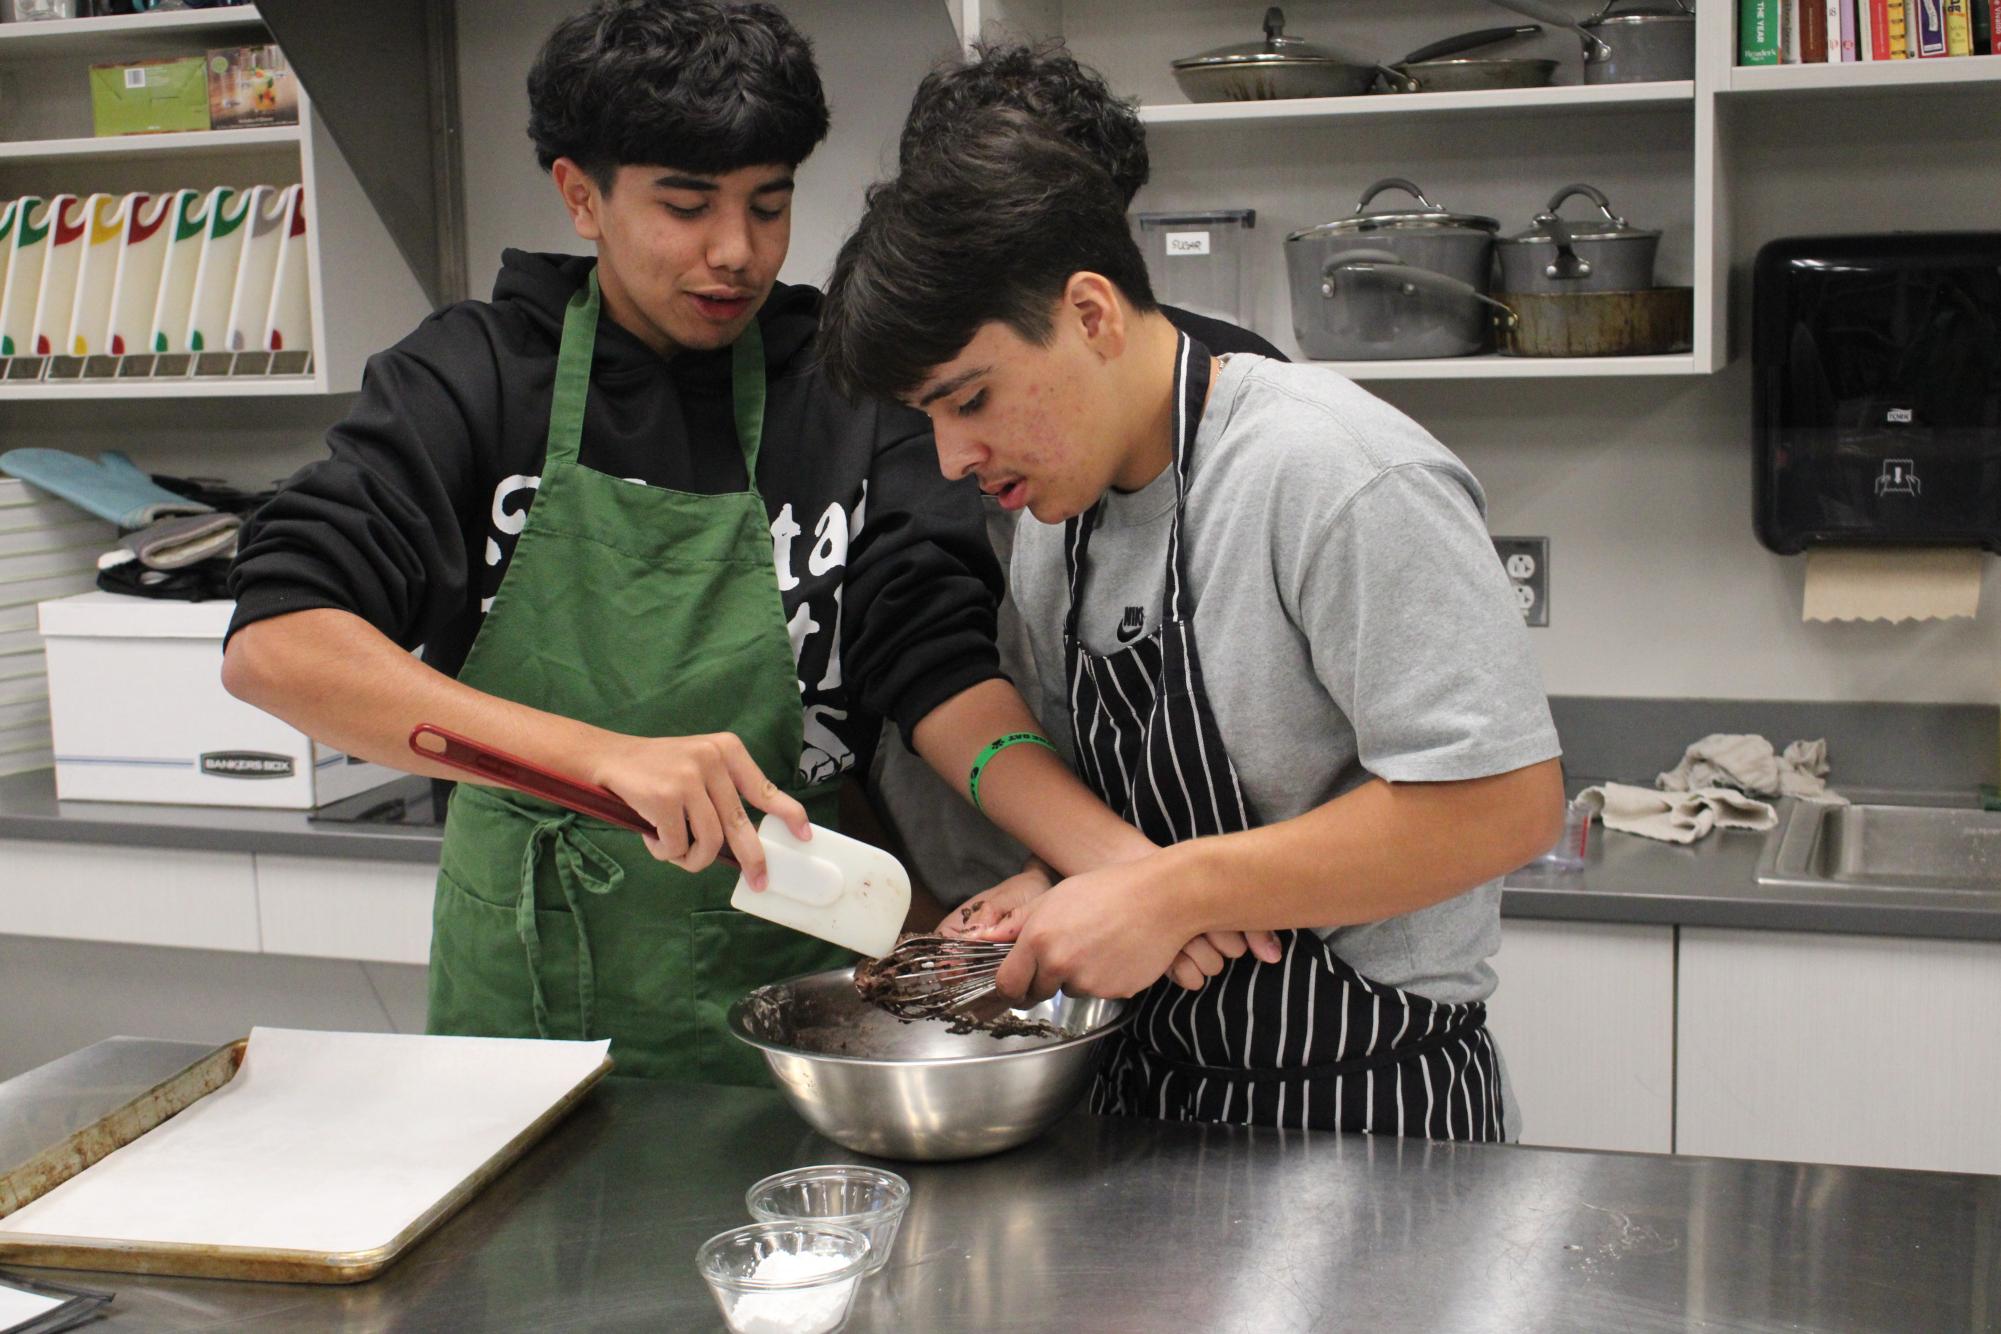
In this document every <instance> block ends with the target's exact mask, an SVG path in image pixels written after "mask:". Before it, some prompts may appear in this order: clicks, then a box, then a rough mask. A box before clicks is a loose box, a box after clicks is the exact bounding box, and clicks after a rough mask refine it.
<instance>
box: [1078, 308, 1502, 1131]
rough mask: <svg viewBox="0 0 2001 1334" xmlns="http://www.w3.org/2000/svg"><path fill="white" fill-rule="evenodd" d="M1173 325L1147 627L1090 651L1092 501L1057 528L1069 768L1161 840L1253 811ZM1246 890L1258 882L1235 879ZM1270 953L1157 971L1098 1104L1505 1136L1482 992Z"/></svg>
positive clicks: (1226, 1117)
mask: <svg viewBox="0 0 2001 1334" xmlns="http://www.w3.org/2000/svg"><path fill="white" fill-rule="evenodd" d="M1210 365H1211V362H1210V358H1209V353H1208V351H1207V349H1205V348H1203V347H1202V346H1201V345H1200V344H1198V343H1195V342H1194V341H1193V340H1191V339H1189V338H1188V337H1187V336H1186V335H1183V336H1182V338H1181V341H1180V350H1179V353H1178V359H1177V363H1176V371H1175V395H1174V412H1175V415H1174V467H1175V476H1176V484H1175V485H1176V491H1177V499H1176V503H1175V509H1174V520H1173V525H1172V527H1171V528H1170V529H1169V535H1168V540H1167V597H1166V606H1165V608H1164V610H1165V613H1166V614H1165V615H1164V616H1163V618H1162V624H1161V626H1160V628H1159V629H1158V630H1156V631H1155V632H1154V633H1153V634H1151V635H1149V636H1147V637H1146V638H1144V639H1142V640H1140V641H1139V642H1138V643H1136V644H1133V645H1130V646H1129V647H1126V648H1123V649H1121V650H1120V651H1118V652H1116V653H1110V654H1105V655H1102V656H1101V655H1095V654H1092V653H1090V652H1088V651H1087V650H1086V649H1085V648H1084V646H1083V643H1082V640H1081V639H1080V637H1079V633H1078V627H1079V618H1080V608H1081V606H1082V602H1083V598H1082V591H1083V572H1084V568H1085V564H1084V562H1085V556H1086V552H1087V550H1088V548H1089V546H1090V542H1091V531H1092V528H1093V527H1094V526H1095V524H1096V522H1097V516H1098V511H1097V509H1096V508H1093V509H1092V510H1091V511H1090V512H1088V513H1086V514H1084V515H1083V516H1082V517H1081V518H1077V519H1072V520H1071V521H1070V522H1069V525H1068V527H1067V529H1066V532H1065V544H1064V549H1065V565H1066V567H1067V570H1068V573H1069V582H1070V609H1069V613H1068V616H1067V618H1066V621H1065V625H1064V636H1063V638H1064V650H1065V654H1066V656H1067V658H1068V661H1069V677H1070V719H1071V729H1072V737H1073V740H1074V741H1075V744H1076V754H1077V764H1078V769H1079V772H1080V773H1081V774H1082V776H1083V778H1084V781H1085V782H1086V783H1088V784H1090V786H1091V787H1092V788H1093V789H1095V790H1096V791H1097V793H1098V795H1099V796H1100V797H1102V798H1103V799H1104V800H1105V802H1106V804H1108V805H1109V806H1111V807H1112V809H1114V810H1116V811H1118V812H1119V813H1120V814H1121V815H1122V816H1124V818H1126V819H1127V820H1129V821H1130V822H1132V823H1133V824H1134V825H1136V826H1138V828H1139V829H1140V830H1142V831H1143V832H1144V833H1145V834H1146V835H1147V836H1148V837H1149V838H1151V839H1153V840H1154V842H1156V843H1159V844H1161V845H1163V846H1164V845H1166V844H1170V843H1178V842H1180V841H1182V840H1184V839H1191V838H1201V837H1204V836H1207V835H1212V834H1227V833H1234V832H1236V831H1238V830H1243V829H1249V828H1252V827H1254V826H1255V825H1256V824H1257V820H1256V819H1255V818H1254V817H1253V816H1252V814H1251V811H1250V807H1249V804H1248V803H1247V802H1246V801H1245V799H1244V794H1243V789H1242V787H1241V786H1240V785H1239V784H1238V782H1237V772H1236V768H1235V767H1234V766H1233V765H1232V764H1231V762H1230V757H1229V754H1228V753H1227V751H1226V750H1225V748H1224V745H1223V737H1222V733H1221V732H1220V731H1219V730H1218V729H1217V726H1216V719H1215V715H1214V714H1213V713H1212V712H1211V710H1210V708H1209V702H1208V698H1207V696H1206V694H1205V692H1204V689H1203V684H1202V663H1201V658H1200V655H1199V654H1198V653H1197V652H1196V647H1195V626H1194V605H1193V599H1192V597H1191V596H1190V594H1189V592H1188V590H1187V586H1186V582H1185V580H1184V578H1183V573H1184V571H1183V567H1182V561H1181V520H1182V515H1183V513H1184V511H1185V510H1186V508H1187V502H1188V469H1189V456H1190V455H1191V454H1192V452H1193V449H1194V444H1195V435H1196V431H1197V429H1198V428H1199V426H1200V425H1201V420H1202V408H1203V404H1204V401H1205V399H1206V396H1207V392H1208V386H1209V374H1210ZM1244 892H1245V893H1246V894H1254V893H1256V892H1257V889H1256V886H1252V885H1246V886H1245V887H1244ZM1279 937H1280V940H1281V941H1282V942H1283V944H1284V947H1285V953H1284V956H1283V957H1282V958H1281V959H1280V961H1279V962H1277V963H1273V964H1268V963H1262V962H1260V961H1259V960H1258V959H1256V958H1255V957H1254V956H1252V955H1250V954H1245V955H1244V956H1243V957H1241V958H1238V959H1233V960H1230V961H1229V962H1228V964H1227V966H1226V967H1225V968H1224V969H1223V971H1222V972H1221V973H1219V974H1218V975H1217V976H1215V977H1213V978H1211V979H1209V982H1208V985H1206V986H1205V987H1203V988H1202V989H1201V990H1200V991H1187V990H1184V989H1183V988H1181V987H1180V986H1178V985H1176V984H1175V983H1174V982H1173V981H1171V980H1170V979H1166V978H1163V979H1161V980H1160V981H1159V982H1157V983H1155V984H1154V985H1153V986H1152V987H1151V988H1150V989H1149V990H1147V991H1146V992H1144V993H1142V994H1141V995H1140V997H1139V998H1138V1000H1137V1004H1138V1006H1139V1013H1138V1014H1137V1015H1136V1016H1135V1019H1134V1022H1133V1023H1132V1024H1130V1025H1128V1026H1127V1028H1126V1029H1125V1031H1124V1033H1123V1034H1121V1035H1120V1036H1119V1037H1117V1038H1115V1039H1113V1043H1112V1047H1111V1050H1110V1051H1109V1052H1108V1053H1107V1057H1106V1061H1105V1064H1104V1066H1103V1067H1102V1068H1101V1070H1100V1073H1099V1075H1098V1082H1097V1086H1096V1088H1095V1089H1094V1090H1093V1093H1092V1109H1093V1110H1094V1111H1098V1112H1101V1113H1106V1114H1110V1115H1125V1116H1157V1117H1162V1118H1169V1119H1176V1120H1195V1121H1227V1122H1234V1123H1238V1124H1244V1125H1268V1126H1310V1127H1314V1128H1317V1129H1328V1130H1349V1131H1362V1132H1365V1133H1374V1134H1384V1135H1412V1136H1424V1137H1427V1138H1430V1139H1443V1140H1499V1139H1501V1138H1502V1137H1503V1136H1502V1110H1501V1086H1500V1078H1499V1070H1498V1066H1499V1061H1498V1058H1497V1056H1496V1053H1495V1049H1494V1044H1493V1040H1492V1038H1490V1037H1489V1036H1488V1033H1487V1026H1486V1025H1487V1011H1486V1006H1485V1005H1483V1004H1480V1003H1478V1002H1473V1003H1470V1004H1464V1005H1446V1004H1440V1003H1438V1002H1434V1001H1429V1000H1426V999H1425V998H1423V997H1422V996H1414V995H1411V994H1409V993H1407V992H1404V991H1400V990H1398V989H1397V988H1396V987H1392V986H1385V985H1383V984H1381V983H1378V982H1371V981H1370V980H1369V979H1367V978H1365V977H1363V976H1362V975H1361V974H1360V973H1358V972H1356V971H1355V970H1354V969H1353V968H1351V967H1349V966H1348V965H1347V964H1346V963H1344V962H1343V961H1342V960H1341V959H1340V957H1339V956H1337V955H1336V954H1335V953H1334V951H1333V950H1332V949H1330V948H1329V947H1328V945H1327V943H1326V942H1325V941H1324V940H1322V939H1321V938H1320V937H1319V936H1318V935H1316V934H1315V933H1314V932H1312V931H1310V930H1295V931H1283V932H1280V933H1279Z"/></svg>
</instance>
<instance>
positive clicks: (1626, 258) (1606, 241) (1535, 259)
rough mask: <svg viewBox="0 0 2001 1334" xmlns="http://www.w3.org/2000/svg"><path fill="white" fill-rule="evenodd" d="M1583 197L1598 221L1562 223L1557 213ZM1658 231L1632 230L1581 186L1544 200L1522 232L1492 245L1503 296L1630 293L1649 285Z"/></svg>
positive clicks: (1602, 199)
mask: <svg viewBox="0 0 2001 1334" xmlns="http://www.w3.org/2000/svg"><path fill="white" fill-rule="evenodd" d="M1578 195H1583V196H1584V197H1585V198H1587V199H1589V200H1591V201H1592V202H1593V203H1595V204H1597V205H1598V212H1599V213H1600V214H1601V215H1602V217H1601V218H1600V219H1594V220H1593V221H1591V222H1586V223H1573V222H1566V221H1564V220H1563V218H1562V217H1561V216H1559V215H1558V213H1557V210H1558V209H1559V208H1561V207H1562V206H1563V203H1564V201H1565V200H1567V199H1571V198H1574V197H1576V196H1578ZM1660 243H1661V234H1660V233H1659V232H1658V231H1655V230H1652V229H1649V228H1646V227H1635V226H1633V225H1632V224H1631V223H1629V222H1627V221H1626V220H1625V219H1624V218H1622V217H1620V216H1619V215H1618V214H1616V213H1614V212H1613V211H1612V204H1611V201H1610V200H1608V199H1606V198H1605V195H1604V193H1603V192H1602V191H1600V190H1598V189H1596V188H1594V187H1592V186H1589V185H1585V184H1583V183H1581V182H1580V183H1578V184H1576V185H1566V186H1564V187H1563V188H1562V189H1561V190H1558V191H1557V192H1556V193H1555V194H1554V195H1551V196H1550V200H1549V205H1548V207H1547V208H1545V209H1544V210H1543V211H1542V212H1541V213H1539V214H1537V215H1536V219H1535V222H1534V223H1533V224H1531V225H1530V226H1529V228H1528V229H1527V230H1526V231H1522V232H1519V233H1517V234H1516V235H1514V236H1504V237H1502V238H1501V239H1500V240H1499V241H1497V242H1495V252H1496V253H1497V254H1498V255H1499V256H1500V260H1501V287H1502V288H1503V289H1504V290H1506V291H1509V292H1636V291H1639V290H1641V289H1643V288H1648V287H1652V286H1653V285H1654V252H1655V251H1656V250H1658V249H1659V248H1660Z"/></svg>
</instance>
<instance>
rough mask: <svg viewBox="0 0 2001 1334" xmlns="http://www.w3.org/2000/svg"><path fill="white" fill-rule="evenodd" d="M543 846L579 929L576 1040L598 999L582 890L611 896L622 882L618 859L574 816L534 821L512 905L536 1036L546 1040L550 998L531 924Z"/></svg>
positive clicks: (538, 934) (584, 1035)
mask: <svg viewBox="0 0 2001 1334" xmlns="http://www.w3.org/2000/svg"><path fill="white" fill-rule="evenodd" d="M545 847H546V848H547V849H548V850H549V851H550V852H551V853H553V854H554V856H555V860H556V884H557V886H558V887H559V888H560V889H561V890H562V891H563V902H564V903H566V904H568V905H569V908H570V920H571V921H573V922H575V923H576V926H577V1024H578V1032H577V1036H578V1037H579V1038H581V1039H588V1038H589V1037H590V1035H591V1009H592V1005H593V1003H594V1002H595V1000H596V998H597V974H596V972H595V970H594V969H593V968H592V965H591V938H590V934H589V933H588V932H587V931H586V930H585V929H584V913H583V908H582V906H581V904H580V902H579V900H578V898H577V889H578V887H579V886H581V887H582V888H583V889H584V890H585V892H587V893H591V894H609V893H611V892H612V891H613V890H615V889H617V888H618V887H619V885H620V884H621V883H622V882H623V881H624V880H625V868H624V867H622V866H620V865H619V864H618V860H617V859H616V858H614V857H613V856H612V855H611V854H610V853H608V852H606V851H605V850H604V849H603V848H601V847H599V846H598V845H597V844H595V843H593V842H591V840H590V839H588V838H586V837H585V836H584V834H583V832H582V831H581V830H579V829H578V828H577V817H576V816H575V815H574V814H563V815H552V816H550V817H548V818H546V819H542V820H537V821H536V822H535V825H534V827H533V828H531V829H530V830H529V831H528V842H527V844H526V846H524V847H523V848H522V850H521V892H520V894H519V896H517V897H516V899H515V901H514V934H515V935H517V936H519V937H520V938H521V945H522V948H523V949H524V950H525V951H526V952H527V955H528V980H529V982H530V983H531V984H532V986H533V987H534V1002H535V1035H536V1036H537V1037H542V1038H546V1037H548V1036H549V999H548V997H547V995H545V994H544V992H543V990H542V931H541V928H540V927H539V926H537V925H536V922H535V870H536V867H537V865H538V864H539V863H540V861H541V857H542V852H543V849H544V848H545Z"/></svg>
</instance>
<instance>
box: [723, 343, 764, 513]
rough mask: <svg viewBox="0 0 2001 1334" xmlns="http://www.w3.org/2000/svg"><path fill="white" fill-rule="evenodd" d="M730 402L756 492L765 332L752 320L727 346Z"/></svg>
mask: <svg viewBox="0 0 2001 1334" xmlns="http://www.w3.org/2000/svg"><path fill="white" fill-rule="evenodd" d="M730 403H731V406H732V407H733V408H734V409H735V411H736V438H737V443H738V444H739V445H740V446H742V448H743V467H744V472H745V474H746V475H747V476H748V477H749V478H750V489H751V490H753V491H755V490H757V451H758V449H759V447H760V446H761V445H762V444H763V443H764V331H763V330H762V329H760V328H758V327H757V321H756V320H755V319H753V320H751V322H750V323H749V324H748V325H746V326H745V327H744V331H743V332H742V333H740V334H738V335H737V336H736V341H735V342H734V343H731V344H730Z"/></svg>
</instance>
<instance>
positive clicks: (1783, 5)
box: [1778, 0, 1813, 65]
mask: <svg viewBox="0 0 2001 1334" xmlns="http://www.w3.org/2000/svg"><path fill="white" fill-rule="evenodd" d="M1812 3H1813V0H1779V15H1778V30H1779V33H1778V35H1779V63H1780V64H1781V65H1797V64H1799V63H1800V6H1801V5H1805V4H1812Z"/></svg>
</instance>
